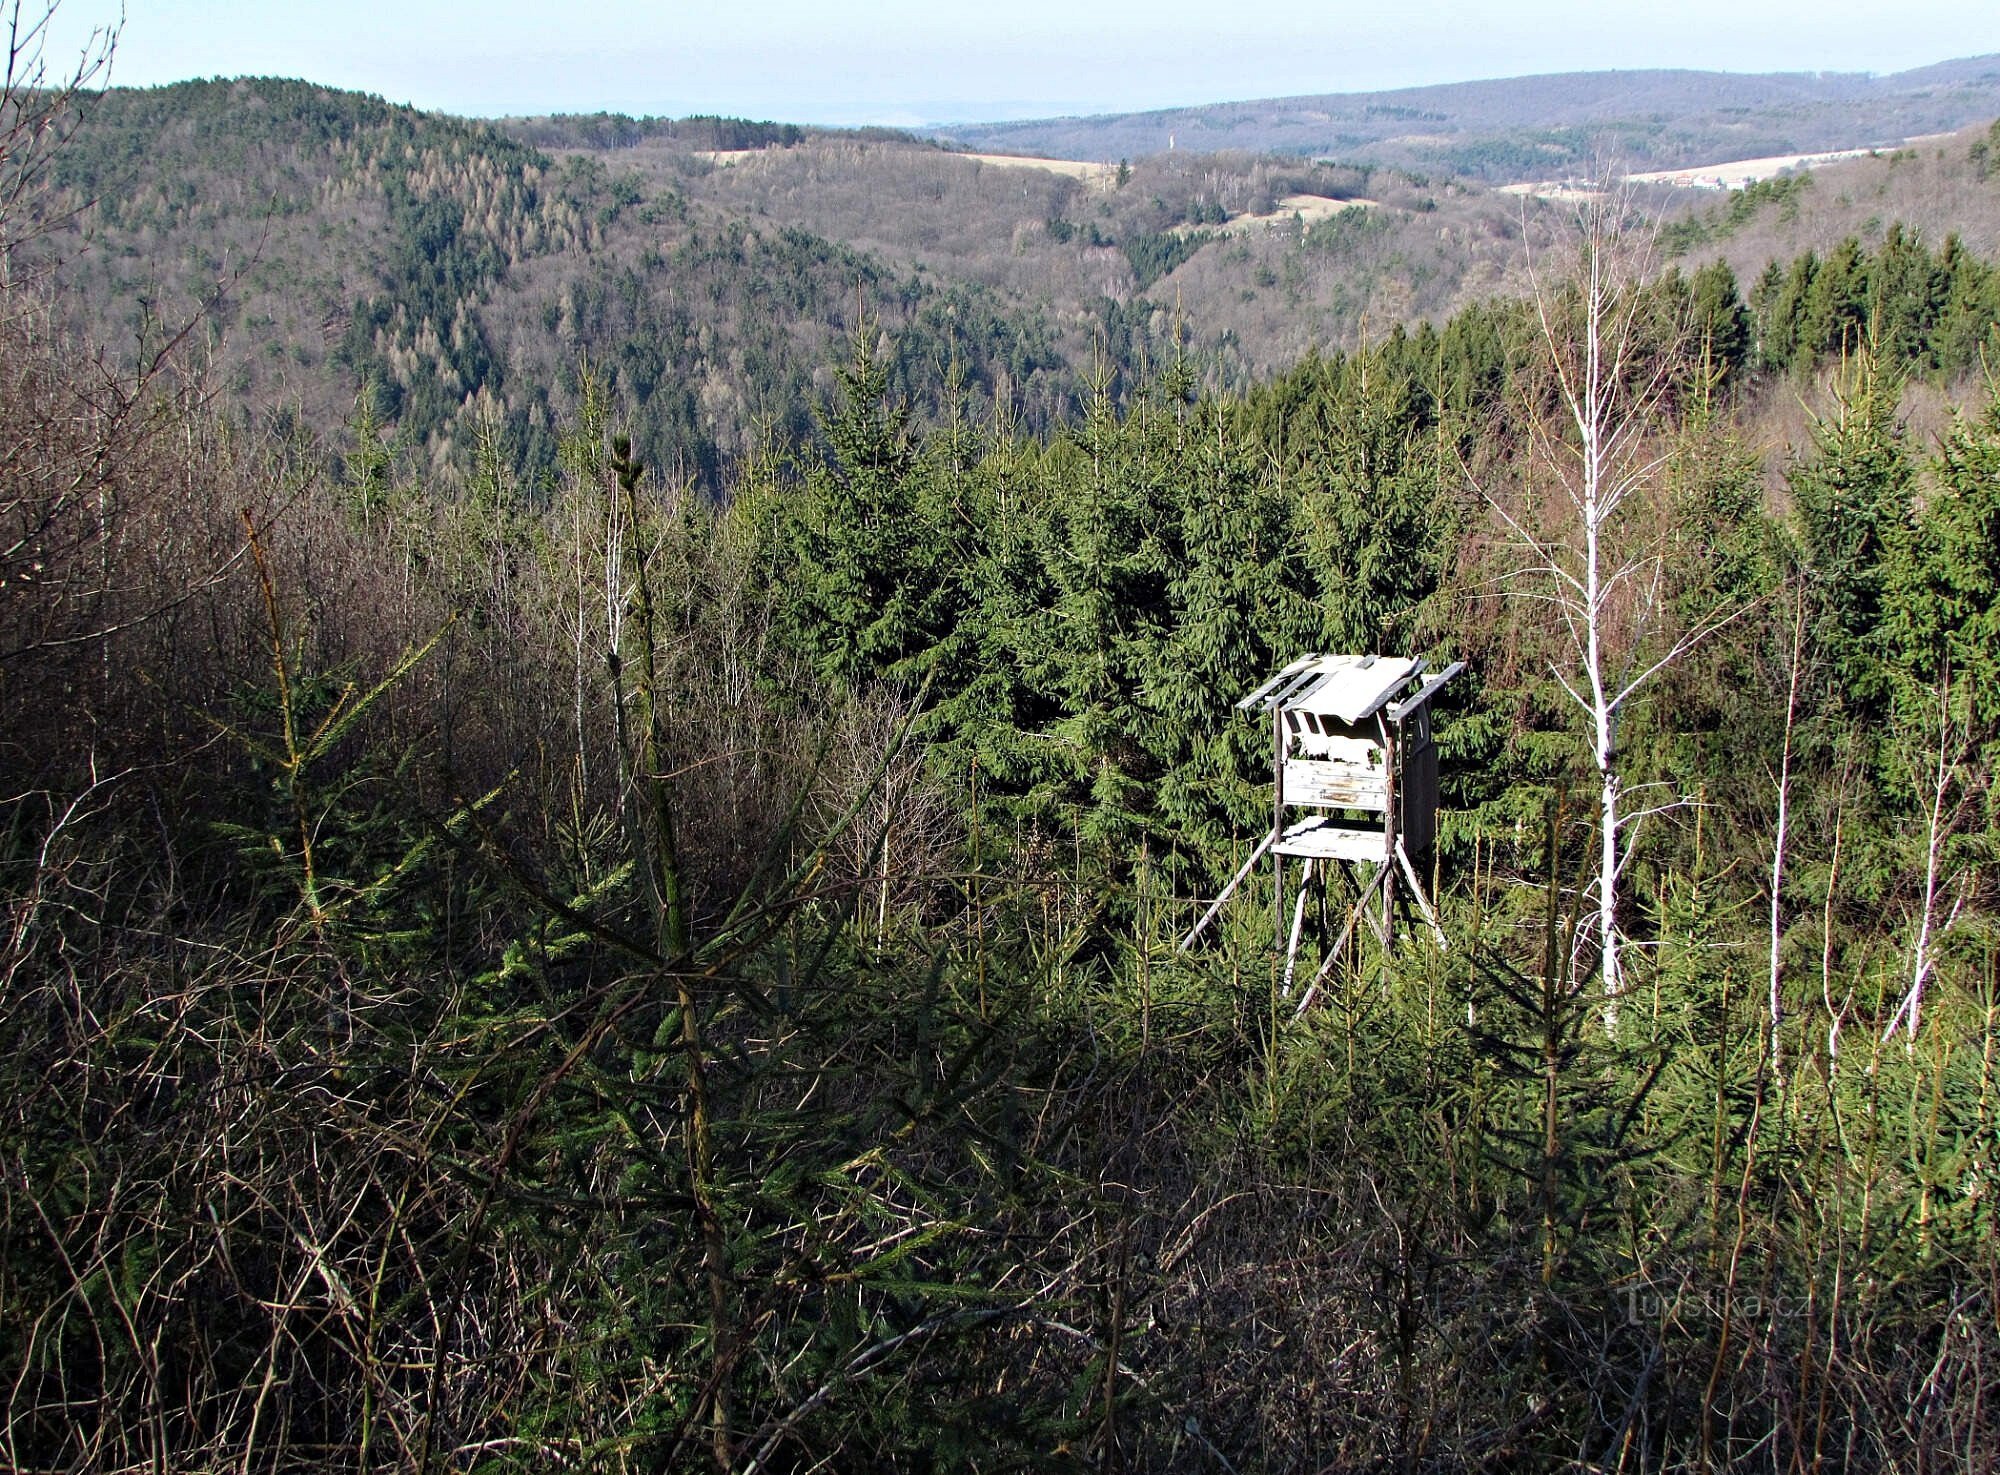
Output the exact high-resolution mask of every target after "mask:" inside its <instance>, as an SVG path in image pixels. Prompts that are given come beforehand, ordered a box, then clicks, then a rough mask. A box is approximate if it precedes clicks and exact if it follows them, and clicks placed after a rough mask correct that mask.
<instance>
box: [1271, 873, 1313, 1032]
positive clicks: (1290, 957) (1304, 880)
mask: <svg viewBox="0 0 2000 1475" xmlns="http://www.w3.org/2000/svg"><path fill="white" fill-rule="evenodd" d="M1312 874H1313V863H1312V862H1311V861H1310V860H1308V861H1307V862H1306V863H1305V868H1304V869H1303V870H1301V871H1300V872H1299V900H1298V904H1297V905H1296V906H1294V907H1293V908H1292V935H1291V939H1290V940H1289V941H1288V942H1287V943H1286V944H1285V981H1284V983H1283V984H1282V985H1280V987H1279V989H1278V997H1279V998H1281V999H1289V998H1290V997H1291V996H1292V969H1293V967H1294V966H1295V964H1296V963H1297V961H1298V956H1299V933H1300V932H1302V931H1304V930H1305V923H1306V898H1307V897H1309V896H1311V895H1312Z"/></svg>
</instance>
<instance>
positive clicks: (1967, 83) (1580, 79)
mask: <svg viewBox="0 0 2000 1475" xmlns="http://www.w3.org/2000/svg"><path fill="white" fill-rule="evenodd" d="M1995 116H2000V55H1991V56H1975V57H1965V58H1960V59H1957V60H1952V61H1944V62H1938V63H1936V64H1934V65H1931V66H1926V67H1920V68H1917V69H1915V70H1913V71H1907V72H1899V73H1896V74H1894V75H1891V76H1884V77H1876V76H1871V75H1869V74H1866V73H1859V72H1848V73H1827V72H1772V73H1761V74H1750V73H1738V72H1709V71H1688V70H1659V71H1629V72H1623V71H1608V72H1562V73H1551V74H1545V75H1539V76H1530V77H1510V78H1500V79H1495V80H1490V81H1479V82H1453V83H1446V84H1441V85H1437V86H1430V87H1404V88H1398V89H1395V90H1393V91H1388V92H1354V93H1327V94H1322V95H1309V96H1299V97H1278V98H1264V99H1257V100H1251V101H1245V102H1224V103H1213V104H1209V105H1206V106H1201V107H1185V108H1166V109H1161V110H1159V111H1155V112H1144V113H1109V114H1103V115H1100V116H1096V117H1084V118H1049V119H1039V120H1029V121H1023V122H1012V123H993V124H979V125H966V126H960V127H953V128H942V129H936V130H933V135H934V136H936V137H938V138H941V139H944V140H947V141H949V142H952V143H955V144H958V145H961V146H964V147H967V148H974V149H981V150H993V151H1009V152H1015V153H1032V154H1043V155H1048V156H1051V157H1057V158H1070V159H1090V160H1107V159H1120V158H1144V157H1147V156H1149V155H1152V154H1155V153H1160V152H1163V151H1165V150H1166V149H1167V148H1168V147H1169V146H1170V144H1171V146H1172V147H1174V148H1178V149H1192V150H1195V151H1198V152H1203V153H1208V152H1219V151H1223V150H1234V149H1244V150H1251V151H1255V152H1264V153H1281V154H1297V155H1304V156H1324V157H1332V158H1337V159H1339V160H1342V161H1344V162H1354V163H1369V164H1386V165H1392V166H1395V167H1397V168H1404V169H1418V170H1436V171H1440V172H1445V173H1450V174H1457V175H1465V176H1470V177H1473V178H1479V179H1485V180H1489V181H1493V182H1506V181H1512V180H1518V179H1531V178H1545V177H1548V176H1549V175H1550V174H1551V173H1554V172H1559V171H1561V170H1562V169H1563V168H1565V167H1566V166H1573V165H1576V164H1579V163H1586V162H1588V161H1589V160H1590V159H1592V158H1593V157H1596V156H1598V155H1612V156H1615V157H1616V158H1617V159H1618V160H1619V161H1620V162H1621V163H1623V164H1624V165H1625V166H1626V167H1628V168H1632V169H1647V168H1651V169H1666V168H1676V167H1681V166H1684V165H1689V164H1697V163H1701V162H1703V161H1704V160H1707V159H1715V158H1740V157H1746V156H1752V155H1758V154H1778V153H1807V152H1815V151H1820V150H1826V149H1835V148H1848V147H1864V146H1888V145H1893V144H1896V143H1899V142H1901V141H1902V140H1903V139H1906V138H1911V137H1915V136H1917V135H1920V134H1928V133H1945V132H1950V131H1952V130H1954V129H1958V128H1963V127H1966V126H1968V125H1970V124H1973V123H1980V122H1985V121H1986V120H1988V119H1990V118H1993V117H1995Z"/></svg>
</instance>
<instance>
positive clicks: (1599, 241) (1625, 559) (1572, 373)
mask: <svg viewBox="0 0 2000 1475" xmlns="http://www.w3.org/2000/svg"><path fill="white" fill-rule="evenodd" d="M1652 247H1653V240H1652V236H1651V234H1650V233H1649V232H1646V231H1644V230H1641V229H1639V228H1637V227H1636V226H1635V225H1634V224H1633V216H1632V212H1631V210H1630V207H1629V204H1628V202H1627V201H1626V199H1625V198H1624V197H1623V196H1622V195H1621V194H1619V193H1618V192H1616V191H1593V192H1591V193H1590V195H1589V196H1588V197H1587V198H1585V199H1583V200H1581V201H1580V202H1578V203H1577V205H1576V207H1575V211H1574V214H1573V216H1572V217H1571V218H1570V220H1569V221H1568V223H1567V228H1566V230H1565V231H1564V232H1563V234H1562V236H1561V237H1560V238H1559V240H1558V241H1557V242H1556V244H1555V246H1554V247H1553V248H1552V249H1549V250H1543V251H1537V250H1536V249H1535V248H1534V247H1533V245H1532V244H1531V245H1530V247H1529V250H1528V261H1527V265H1528V272H1529V277H1530V280H1531V284H1532V287H1533V307H1534V313H1535V319H1534V320H1535V325H1536V328H1537V330H1538V333H1537V336H1538V345H1537V346H1538V348H1539V350H1540V354H1541V358H1542V366H1543V370H1544V373H1543V374H1542V376H1540V377H1539V379H1538V380H1536V381H1535V383H1536V389H1537V390H1538V391H1539V403H1538V404H1536V405H1533V406H1531V407H1530V414H1529V416H1528V421H1529V430H1530V434H1531V436H1532V438H1533V449H1534V453H1535V454H1534V457H1533V468H1534V469H1533V471H1532V472H1531V477H1532V478H1533V481H1534V484H1535V485H1534V487H1533V491H1532V494H1531V495H1530V497H1529V498H1528V499H1527V500H1526V501H1525V502H1523V503H1521V504H1519V505H1517V506H1513V507H1510V506H1508V505H1506V504H1504V503H1503V502H1502V501H1501V500H1500V499H1499V498H1498V497H1496V496H1494V495H1492V493H1491V492H1488V493H1487V501H1488V503H1489V504H1490V505H1491V506H1492V507H1493V508H1494V510H1495V511H1496V512H1497V513H1498V515H1499V517H1500V518H1501V520H1502V521H1503V522H1504V523H1505V525H1506V527H1507V529H1508V531H1509V533H1510V534H1511V536H1512V538H1513V540H1514V541H1515V543H1516V545H1517V548H1518V551H1519V553H1520V555H1521V556H1520V558H1519V559H1518V562H1517V564H1516V566H1515V567H1514V568H1513V569H1512V571H1511V575H1510V583H1511V586H1512V591H1513V592H1514V593H1515V594H1516V595H1517V596H1519V597H1523V598H1528V599H1531V600H1534V601H1536V602H1538V603H1539V604H1541V605H1542V606H1543V607H1545V609H1546V610H1547V611H1548V613H1549V615H1550V617H1551V619H1552V621H1553V625H1554V629H1555V631H1556V637H1557V638H1556V642H1555V649H1554V651H1553V652H1552V654H1551V655H1550V657H1549V670H1550V674H1551V676H1552V677H1553V678H1554V679H1555V681H1556V682H1557V683H1558V684H1559V685H1560V686H1561V688H1562V690H1563V692H1564V693H1565V694H1566V696H1567V697H1568V700H1569V702H1570V703H1571V705H1572V706H1573V707H1574V709H1575V711H1576V712H1577V714H1578V716H1579V718H1580V719H1581V722H1582V725H1583V727H1584V730H1585V736H1586V738H1587V741H1588V744H1589V750H1590V759H1591V766H1592V773H1593V778H1594V781H1595V786H1596V790H1597V804H1596V808H1597V857H1596V866H1595V873H1594V876H1593V879H1592V882H1591V890H1592V893H1593V894H1592V897H1591V903H1592V906H1591V916H1592V925H1591V927H1590V928H1589V929H1588V930H1587V933H1585V934H1584V936H1586V937H1587V938H1588V940H1591V941H1594V942H1595V943H1596V945H1597V948H1598V952H1599V964H1600V970H1601V973H1602V977H1603V984H1604V993H1605V1006H1604V1021H1605V1027H1606V1029H1607V1030H1613V1031H1615V1030H1616V1028H1617V1024H1618V1001H1619V996H1620V995H1621V994H1622V993H1623V992H1624V991H1625V987H1626V966H1625V960H1624V956H1623V953H1624V949H1623V932H1622V918H1621V915H1620V908H1619V887H1620V881H1621V879H1622V877H1623V875H1624V872H1625V870H1626V867H1627V865H1628V864H1629V863H1630V861H1631V858H1632V845H1633V840H1634V837H1635V835H1636V832H1637V829H1638V826H1639V823H1640V821H1641V820H1643V819H1644V818H1645V817H1646V816H1647V815H1648V814H1651V813H1654V812H1657V810H1658V809H1660V808H1662V807H1664V806H1663V805H1660V804H1652V803H1636V804H1635V803H1634V802H1633V799H1634V795H1633V794H1632V793H1628V789H1627V783H1626V777H1625V773H1624V766H1623V762H1622V753H1621V749H1620V734H1621V729H1622V726H1623V723H1624V719H1625V717H1626V715H1627V713H1628V712H1629V710H1630V708H1631V707H1632V705H1633V704H1634V702H1635V701H1636V700H1638V699H1639V698H1640V697H1641V695H1642V694H1643V693H1645V691H1646V690H1647V688H1648V686H1649V685H1650V684H1651V683H1652V682H1653V681H1654V679H1655V678H1657V677H1658V676H1659V675H1660V674H1661V673H1662V672H1664V671H1665V670H1667V669H1668V668H1669V667H1670V666H1672V665H1673V663H1674V662H1675V661H1677V660H1679V659H1680V658H1681V657H1682V656H1684V655H1685V654H1686V653H1687V652H1688V651H1689V650H1690V649H1692V648H1693V646H1694V645H1695V644H1697V643H1698V642H1699V641H1700V640H1701V639H1702V638H1703V637H1705V636H1706V635H1707V634H1709V633H1710V632H1712V631H1713V630H1714V629H1715V628H1717V626H1719V625H1720V624H1722V623H1724V622H1725V621H1726V620H1727V619H1728V618H1729V613H1728V612H1727V611H1726V610H1721V609H1717V610H1713V611H1710V612H1709V613H1707V614H1706V615H1704V616H1701V617H1698V618H1696V619H1694V620H1692V621H1688V620H1685V619H1683V620H1680V621H1678V622H1675V621H1672V620H1670V619H1669V615H1670V608H1669V606H1670V600H1669V598H1668V594H1669V591H1668V589H1667V584H1666V560H1665V558H1664V556H1663V555H1664V551H1665V546H1666V541H1667V537H1668V535H1669V534H1670V533H1671V525H1670V519H1665V518H1663V517H1662V515H1661V514H1662V512H1663V510H1664V507H1665V503H1666V500H1667V499H1665V498H1664V497H1663V496H1662V495H1660V492H1661V488H1662V483H1663V482H1664V479H1665V472H1666V469H1667V466H1668V463H1669V461H1670V459H1671V457H1672V454H1673V450H1674V442H1673V438H1672V430H1673V414H1672V410H1673V400H1674V398H1675V395H1676V392H1677V391H1678V390H1679V389H1681V388H1683V387H1685V385H1686V383H1687V381H1688V379H1689V377H1690V376H1691V375H1692V374H1694V373H1696V372H1699V370H1698V367H1697V364H1696V361H1695V360H1694V358H1693V356H1692V355H1691V354H1690V353H1689V352H1688V351H1687V350H1688V348H1689V342H1688V340H1689V337H1690V335H1689V332H1688V329H1687V312H1686V304H1685V302H1684V301H1682V300H1680V299H1678V298H1676V297H1675V296H1674V295H1673V294H1670V293H1666V292H1661V291H1648V290H1645V287H1644V284H1645V281H1646V278H1647V276H1648V274H1649V272H1650V269H1651V267H1652V264H1653V251H1652ZM1544 491H1546V492H1547V493H1548V495H1543V492H1544Z"/></svg>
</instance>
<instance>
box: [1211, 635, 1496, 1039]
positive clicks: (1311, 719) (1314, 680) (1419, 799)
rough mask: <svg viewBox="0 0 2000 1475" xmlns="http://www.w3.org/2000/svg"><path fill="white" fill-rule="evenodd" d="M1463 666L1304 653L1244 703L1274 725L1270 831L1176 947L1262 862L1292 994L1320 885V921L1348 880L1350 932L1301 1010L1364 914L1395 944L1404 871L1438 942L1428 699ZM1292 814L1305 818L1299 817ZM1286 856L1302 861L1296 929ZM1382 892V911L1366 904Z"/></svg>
mask: <svg viewBox="0 0 2000 1475" xmlns="http://www.w3.org/2000/svg"><path fill="white" fill-rule="evenodd" d="M1464 669H1465V663H1464V662H1463V661H1454V662H1453V663H1452V664H1451V665H1449V666H1447V667H1445V668H1444V670H1442V671H1439V672H1438V673H1437V674H1435V675H1433V676H1431V677H1430V678H1429V679H1428V680H1426V679H1425V677H1424V662H1423V661H1421V660H1416V659H1413V658H1410V657H1407V656H1345V655H1309V656H1301V657H1300V658H1299V659H1298V660H1296V661H1293V662H1292V663H1291V664H1290V665H1289V666H1287V667H1285V669H1284V670H1282V671H1280V672H1279V673H1278V674H1277V675H1276V676H1273V677H1272V678H1271V679H1270V680H1269V681H1266V682H1265V683H1264V684H1263V685H1262V686H1260V687H1258V688H1257V689H1256V690H1255V691H1253V692H1251V693H1250V695H1248V696H1246V697H1245V698H1243V700H1242V701H1240V702H1238V703H1237V704H1236V710H1237V711H1239V712H1250V713H1257V714H1260V715H1264V714H1268V716H1269V718H1270V722H1271V796H1272V797H1271V829H1270V832H1269V833H1268V834H1266V835H1265V836H1264V838H1263V840H1262V841H1260V842H1259V844H1258V846H1257V848H1256V849H1255V850H1253V851H1251V853H1250V858H1249V859H1248V860H1246V861H1244V863H1243V866H1242V868H1241V869H1240V870H1238V871H1237V873H1236V874H1235V876H1234V877H1232V878H1231V879H1230V882H1229V884H1228V885H1227V886H1225V887H1223V889H1222V894H1221V895H1220V896H1218V897H1216V899H1215V902H1214V904H1213V905H1211V906H1210V907H1209V909H1208V911H1207V912H1206V913H1204V914H1203V916H1202V919H1201V920H1200V921H1199V922H1197V923H1195V925H1194V930H1193V931H1191V932H1189V933H1188V935H1187V936H1186V937H1185V938H1183V939H1182V940H1181V946H1182V947H1184V948H1185V947H1189V946H1191V945H1192V944H1193V943H1194V940H1195V939H1196V938H1197V937H1199V936H1200V935H1201V933H1202V930H1203V929H1204V928H1206V927H1207V926H1208V924H1209V923H1210V922H1211V921H1212V920H1213V919H1214V918H1215V915H1216V913H1218V912H1219V911H1221V910H1222V904H1223V903H1224V902H1226V901H1227V900H1229V897H1230V894H1231V893H1232V892H1234V891H1235V890H1236V888H1237V886H1238V885H1240V884H1241V883H1242V881H1243V878H1244V877H1246V876H1247V875H1249V874H1250V871H1251V869H1252V868H1253V867H1254V866H1255V865H1256V864H1257V862H1258V861H1260V860H1262V859H1263V858H1264V856H1265V855H1266V854H1269V855H1270V856H1271V862H1272V877H1273V885H1272V913H1273V931H1274V933H1275V944H1276V946H1277V947H1279V948H1281V949H1283V950H1284V954H1285V979H1284V991H1285V994H1286V996H1287V997H1289V996H1290V993H1291V986H1292V968H1293V963H1294V960H1295V959H1296V958H1297V956H1298V950H1299V933H1300V931H1301V929H1302V928H1303V927H1304V925H1305V914H1306V902H1307V898H1308V896H1309V895H1311V894H1312V892H1313V890H1314V885H1313V883H1314V880H1315V878H1316V877H1317V880H1318V882H1319V886H1318V891H1319V895H1320V898H1321V912H1322V916H1323V915H1324V912H1325V900H1326V894H1327V883H1328V882H1329V881H1330V880H1331V879H1332V878H1333V877H1334V876H1336V875H1343V876H1347V877H1348V889H1349V892H1350V894H1351V902H1350V905H1349V910H1348V914H1347V921H1346V924H1345V926H1343V927H1342V928H1341V931H1340V934H1339V937H1338V938H1337V939H1336V940H1335V942H1334V943H1333V945H1332V946H1331V947H1330V948H1328V949H1327V952H1326V956H1325V957H1324V959H1322V961H1321V963H1320V967H1319V972H1318V973H1317V974H1316V975H1315V976H1314V978H1313V981H1312V983H1311V985H1310V986H1308V988H1307V989H1306V992H1305V994H1304V996H1303V997H1302V998H1301V999H1300V1001H1299V1009H1300V1011H1301V1012H1303V1010H1304V1009H1305V1007H1306V1005H1307V1004H1309V1003H1310V1002H1311V1001H1312V997H1313V994H1314V992H1315V991H1316V990H1317V989H1318V987H1319V984H1320V980H1321V979H1323V978H1324V977H1325V976H1326V974H1327V973H1328V971H1330V970H1331V969H1332V967H1333V964H1334V962H1335V961H1336V960H1337V959H1338V958H1339V957H1340V955H1341V952H1342V951H1343V950H1344V949H1345V948H1346V946H1347V943H1348V941H1349V939H1350V938H1352V937H1353V935H1354V930H1355V928H1356V926H1357V925H1358V924H1359V923H1360V922H1361V921H1362V920H1363V919H1364V918H1365V919H1366V920H1367V921H1368V922H1369V924H1370V926H1372V927H1373V928H1374V930H1375V933H1376V935H1377V936H1378V937H1380V938H1381V940H1382V946H1383V947H1384V948H1387V947H1388V946H1389V945H1390V941H1391V937H1392V933H1391V927H1392V919H1393V917H1394V915H1395V909H1396V900H1397V878H1398V876H1399V875H1400V876H1401V877H1402V879H1403V880H1405V881H1407V882H1408V883H1409V894H1410V899H1411V900H1412V901H1414V902H1415V903H1416V906H1417V909H1418V910H1419V911H1421V912H1422V913H1423V917H1424V920H1425V921H1426V922H1428V923H1429V924H1430V926H1431V930H1432V931H1433V932H1435V933H1436V934H1437V939H1438V942H1439V944H1440V945H1443V944H1444V941H1445V936H1444V929H1443V928H1442V927H1440V926H1439V925H1438V919H1437V912H1436V911H1435V909H1434V908H1433V907H1432V906H1431V902H1430V898H1429V897H1428V896H1427V895H1425V892H1424V884H1423V880H1422V875H1421V872H1419V871H1418V869H1417V866H1416V860H1415V858H1416V857H1418V856H1421V855H1422V854H1424V852H1425V851H1427V850H1429V849H1430V847H1431V844H1432V842H1433V841H1434V840H1435V839H1436V838H1437V809H1438V762H1437V747H1436V745H1435V744H1434V743H1433V742H1432V741H1431V698H1432V697H1434V696H1436V695H1437V693H1438V690H1439V688H1441V687H1442V686H1443V685H1444V684H1445V683H1446V682H1447V681H1449V680H1451V678H1452V677H1454V676H1456V675H1457V674H1458V673H1459V672H1460V671H1462V670H1464ZM1294 811H1296V812H1297V813H1298V814H1299V816H1300V817H1299V818H1297V819H1293V818H1292V813H1293V812H1294ZM1288 857H1295V858H1297V859H1298V860H1300V861H1301V862H1303V869H1302V870H1301V873H1300V876H1299V883H1298V893H1297V897H1296V900H1295V902H1294V905H1293V908H1292V917H1291V927H1290V930H1289V933H1288V932H1287V929H1286V926H1285V861H1286V859H1287V858H1288ZM1336 863H1338V865H1339V867H1340V869H1339V870H1336V869H1335V866H1336ZM1356 868H1368V874H1367V876H1366V877H1365V879H1364V878H1363V877H1362V876H1361V875H1359V874H1351V873H1352V872H1354V871H1355V870H1356ZM1377 893H1379V894H1380V896H1379V906H1378V907H1371V906H1370V902H1371V901H1374V900H1376V898H1377Z"/></svg>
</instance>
